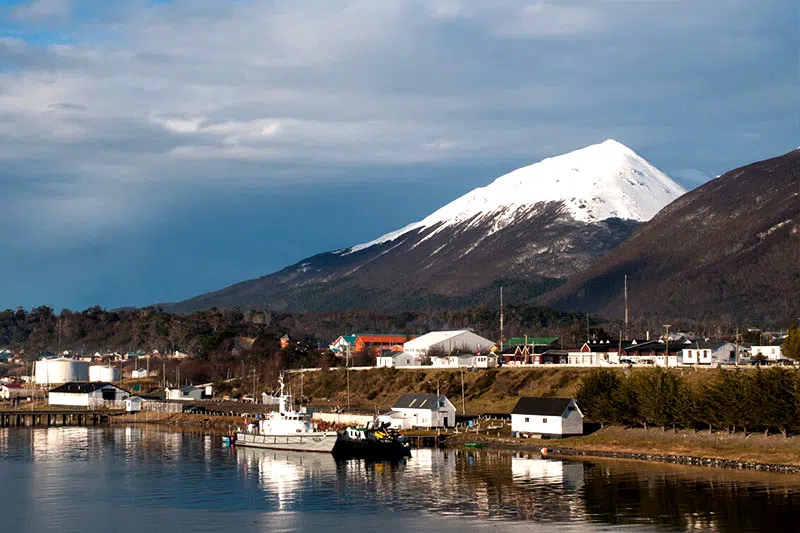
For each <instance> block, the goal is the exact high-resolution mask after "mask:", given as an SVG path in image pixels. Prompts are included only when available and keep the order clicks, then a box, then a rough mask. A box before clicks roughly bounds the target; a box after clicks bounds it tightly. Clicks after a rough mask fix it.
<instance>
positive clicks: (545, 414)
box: [511, 396, 583, 437]
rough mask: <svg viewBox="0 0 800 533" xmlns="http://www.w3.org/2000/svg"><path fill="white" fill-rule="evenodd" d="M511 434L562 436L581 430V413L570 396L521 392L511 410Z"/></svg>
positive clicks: (522, 435) (574, 433)
mask: <svg viewBox="0 0 800 533" xmlns="http://www.w3.org/2000/svg"><path fill="white" fill-rule="evenodd" d="M511 433H512V434H513V435H514V436H515V437H564V436H569V435H582V434H583V413H582V412H581V410H580V409H579V408H578V404H576V403H575V400H573V399H571V398H534V397H529V396H523V397H521V398H520V399H519V400H518V401H517V405H515V406H514V409H513V410H512V411H511Z"/></svg>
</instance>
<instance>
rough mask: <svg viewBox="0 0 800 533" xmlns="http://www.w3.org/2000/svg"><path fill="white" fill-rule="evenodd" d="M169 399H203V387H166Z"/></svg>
mask: <svg viewBox="0 0 800 533" xmlns="http://www.w3.org/2000/svg"><path fill="white" fill-rule="evenodd" d="M165 392H166V393H167V400H202V399H203V389H199V388H197V387H192V386H189V387H184V388H182V389H178V388H175V389H170V388H167V389H165Z"/></svg>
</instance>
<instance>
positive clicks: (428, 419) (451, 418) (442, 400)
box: [379, 394, 456, 428]
mask: <svg viewBox="0 0 800 533" xmlns="http://www.w3.org/2000/svg"><path fill="white" fill-rule="evenodd" d="M382 416H384V417H385V418H386V419H387V420H389V419H394V420H395V422H396V423H397V421H398V420H399V419H401V418H403V419H407V421H406V422H402V424H405V425H406V426H410V427H420V428H439V427H454V426H455V425H456V408H455V406H454V405H453V404H452V403H451V402H450V400H448V399H447V397H446V396H445V395H444V394H439V395H436V394H404V395H402V396H401V397H400V399H399V400H397V402H395V404H394V405H393V406H392V413H387V414H385V415H382ZM379 420H380V417H379Z"/></svg>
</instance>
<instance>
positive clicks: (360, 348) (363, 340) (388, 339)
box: [355, 334, 411, 354]
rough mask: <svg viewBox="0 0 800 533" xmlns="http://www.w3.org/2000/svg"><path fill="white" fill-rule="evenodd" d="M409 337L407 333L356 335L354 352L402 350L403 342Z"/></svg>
mask: <svg viewBox="0 0 800 533" xmlns="http://www.w3.org/2000/svg"><path fill="white" fill-rule="evenodd" d="M410 338H411V337H408V336H407V335H392V334H380V335H370V334H367V335H358V336H357V337H356V342H355V351H356V352H374V353H378V354H379V353H381V352H383V351H387V350H390V351H398V348H399V351H401V352H402V351H403V343H404V342H406V341H407V340H409V339H410Z"/></svg>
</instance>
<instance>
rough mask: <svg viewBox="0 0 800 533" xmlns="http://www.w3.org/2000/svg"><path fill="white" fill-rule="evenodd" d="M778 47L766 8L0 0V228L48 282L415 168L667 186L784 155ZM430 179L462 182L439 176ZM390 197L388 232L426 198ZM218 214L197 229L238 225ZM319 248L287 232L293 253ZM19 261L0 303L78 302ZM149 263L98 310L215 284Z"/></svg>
mask: <svg viewBox="0 0 800 533" xmlns="http://www.w3.org/2000/svg"><path fill="white" fill-rule="evenodd" d="M795 37H796V8H795V6H794V5H793V3H792V2H789V1H788V0H767V1H763V2H758V3H754V2H751V1H746V0H731V1H727V2H724V3H720V2H715V1H711V0H704V1H697V0H677V1H664V2H660V1H656V2H647V3H632V2H616V1H607V2H596V1H572V2H545V1H538V2H533V1H532V2H526V1H510V0H505V1H499V2H491V3H487V2H480V1H472V0H464V1H453V0H449V1H448V0H422V1H418V2H408V1H399V0H386V1H381V2H373V1H367V0H360V1H340V2H331V1H328V0H312V1H308V2H296V1H287V0H277V1H272V2H262V1H242V2H222V1H213V0H203V1H196V0H176V1H173V2H149V1H144V0H131V1H125V2H101V1H98V0H86V1H82V0H36V1H33V2H16V3H14V2H12V4H11V5H7V4H4V5H3V6H2V7H0V193H2V195H3V198H4V199H5V200H6V201H5V210H4V214H3V217H4V218H5V219H6V221H8V222H10V224H4V225H3V229H2V230H0V238H2V239H3V240H4V242H10V243H11V246H12V250H11V251H13V252H14V253H16V254H17V256H18V257H20V258H21V263H23V264H28V265H30V264H32V263H37V264H40V262H42V261H45V262H49V263H62V265H61V268H63V267H64V266H63V262H64V261H66V258H75V257H78V258H80V257H84V256H82V255H81V252H80V251H81V250H86V249H93V250H98V249H99V250H102V251H103V254H104V256H108V257H114V258H115V260H114V261H115V262H118V261H117V259H116V258H120V257H126V258H127V263H128V264H132V263H138V264H139V266H142V264H141V262H142V261H151V259H144V258H146V257H148V256H151V255H156V256H158V257H162V258H164V257H165V253H166V252H168V251H169V247H167V246H165V247H163V249H162V248H159V249H157V250H156V249H154V248H153V247H152V246H151V245H148V244H147V243H148V242H156V241H158V242H160V241H162V240H164V237H165V235H167V234H168V233H169V232H170V228H174V227H175V224H176V217H181V220H183V219H185V218H186V217H189V218H190V219H193V220H195V221H196V226H197V227H200V228H202V227H203V225H204V224H205V223H206V222H207V221H205V217H204V216H203V212H204V210H205V209H207V204H208V203H209V202H210V201H212V200H213V199H214V197H215V196H218V191H219V190H220V189H221V188H225V189H227V190H229V191H230V190H232V191H237V192H238V193H239V194H241V195H243V196H250V197H253V198H261V197H262V196H264V195H266V196H269V197H275V196H280V195H281V194H283V193H282V192H281V190H282V189H285V188H286V187H289V186H293V185H295V184H297V183H302V184H303V186H304V187H307V193H308V195H312V196H313V195H314V194H316V195H318V197H317V198H316V200H315V199H314V198H311V200H310V202H311V203H312V204H313V203H314V202H315V201H317V202H319V201H320V198H321V197H323V196H325V195H326V194H330V190H329V189H328V187H330V186H332V184H342V183H352V182H356V181H357V182H360V183H363V189H362V190H363V191H364V198H363V200H362V201H363V203H364V204H365V205H368V204H369V202H370V201H371V199H372V198H373V197H374V195H375V194H378V193H376V192H375V189H373V188H372V187H373V186H374V185H375V184H376V183H381V182H384V181H385V180H387V179H391V180H393V183H395V184H398V187H397V189H396V190H397V191H400V190H401V187H400V184H403V183H419V182H420V181H421V180H423V177H422V176H421V175H423V174H424V181H428V182H443V183H447V184H448V187H450V190H449V191H446V192H445V191H442V193H441V196H440V198H445V197H448V196H450V197H452V196H453V195H456V194H458V193H461V192H464V191H466V190H469V189H470V188H472V187H473V186H474V185H476V184H477V183H479V182H480V179H482V178H483V177H485V175H486V174H485V173H483V172H481V173H475V174H470V173H469V172H468V169H469V168H470V167H472V166H475V165H484V166H489V167H492V166H493V171H494V169H497V170H500V169H502V168H504V169H507V170H510V169H512V168H515V167H516V166H519V164H524V163H526V162H529V161H533V160H537V159H541V158H543V157H547V156H551V155H555V154H559V153H563V152H565V151H567V150H569V149H571V148H573V147H575V146H582V145H587V144H591V143H595V142H599V141H602V140H603V139H605V138H609V137H613V138H616V139H619V140H620V141H622V142H624V143H626V144H628V145H630V146H635V147H636V149H637V151H639V152H640V153H642V154H643V155H644V156H645V157H647V158H648V159H649V160H651V161H653V162H654V163H656V164H657V165H658V166H659V168H662V169H663V170H664V171H666V172H667V173H671V171H672V170H673V169H674V170H681V169H684V170H685V169H691V172H693V173H694V174H686V173H685V172H684V173H683V174H682V173H681V172H676V173H675V174H674V175H675V176H676V177H677V178H678V179H679V181H680V179H681V176H682V175H690V176H695V177H696V176H697V175H716V174H719V173H721V172H723V171H725V170H727V169H729V168H733V167H734V166H737V165H739V164H743V163H745V162H748V161H752V160H756V159H759V158H763V157H767V156H769V155H774V154H775V153H780V152H782V151H785V150H786V149H789V148H792V147H794V146H795V145H796V144H797V142H796V139H797V128H798V126H797V115H798V103H797V99H796V84H797V78H796V64H797V61H796V60H797V49H796V38H795ZM787 143H788V145H789V146H784V145H785V144H787ZM446 167H451V168H458V169H467V170H465V172H464V177H463V178H462V179H461V180H458V179H455V178H454V177H453V176H450V177H448V178H445V177H444V173H443V172H441V169H442V168H446ZM388 176H391V178H389V177H388ZM447 180H450V181H447ZM469 180H472V181H469ZM695 181H696V179H695ZM683 185H685V186H689V187H692V186H695V185H697V183H690V182H689V180H687V181H685V182H683ZM398 194H401V196H400V199H401V201H402V200H407V201H408V202H407V203H408V204H409V205H411V206H412V207H411V208H409V209H410V210H409V211H408V213H407V215H406V221H407V222H410V221H412V220H414V219H415V218H416V217H417V216H418V215H421V214H423V213H425V212H427V211H428V210H429V208H430V207H432V206H434V205H436V201H438V199H434V200H431V202H430V203H429V204H422V205H418V206H417V205H414V202H412V201H410V200H411V198H410V197H408V196H406V197H403V196H402V193H398ZM248 208H249V209H255V206H249V207H248ZM354 209H355V211H354V214H355V215H356V216H358V214H359V209H362V210H363V211H362V212H361V213H362V214H365V213H369V212H370V211H368V210H367V208H366V207H361V208H359V207H355V208H354ZM236 213H237V211H235V210H233V209H231V210H229V211H225V210H222V211H221V212H220V213H219V215H220V216H218V217H217V218H216V220H215V223H217V224H225V225H227V226H228V227H229V228H237V229H239V230H240V231H241V227H242V226H243V221H242V220H241V219H237V214H236ZM397 222H398V219H388V220H386V221H385V222H384V223H383V224H384V225H383V227H379V228H377V230H378V231H381V230H384V229H385V230H388V229H391V228H392V227H395V226H396V224H397ZM342 224H344V222H342ZM341 227H344V226H341ZM331 228H334V229H335V228H336V223H335V221H334V222H331V221H328V224H327V225H326V226H325V227H320V228H319V229H320V231H321V232H324V231H326V229H327V231H332V229H331ZM263 229H264V228H263V227H254V228H253V231H254V233H253V235H252V237H253V238H255V237H256V236H257V235H258V234H259V233H263ZM172 231H174V229H173V230H172ZM373 232H374V228H373ZM131 233H136V234H137V235H142V238H140V239H138V240H136V242H135V243H134V242H133V241H131V240H130V239H129V238H128V237H129V236H130V235H131ZM289 233H290V232H289ZM310 233H313V232H310ZM366 236H367V234H366V233H365V234H363V235H350V236H345V237H343V238H341V239H340V240H341V241H342V242H352V241H353V240H358V239H359V238H362V237H366ZM202 237H203V232H199V233H197V232H196V233H192V232H191V231H187V232H186V233H185V235H182V237H181V238H183V239H192V238H196V239H199V238H202ZM286 238H287V239H289V238H292V239H295V240H296V238H297V237H296V236H295V237H292V236H291V235H287V236H286ZM283 244H285V243H283ZM330 244H331V243H329V242H327V241H326V242H324V243H322V242H308V246H307V249H305V250H303V251H298V252H297V254H296V256H295V257H297V258H299V257H303V256H305V255H307V254H308V253H310V252H312V251H313V250H315V249H320V248H321V249H327V248H328V247H329V245H330ZM134 245H135V246H136V253H131V251H130V250H131V248H132V247H133V246H134ZM274 245H275V247H281V246H282V243H281V242H279V241H274ZM181 253H183V254H185V251H182V252H181ZM233 253H236V252H235V251H234V252H233ZM240 253H241V254H242V255H241V257H240V261H236V263H244V262H245V261H250V260H253V261H254V263H256V265H254V266H253V267H250V268H251V269H253V270H251V273H252V272H255V270H254V269H255V268H256V266H257V267H258V271H268V270H270V269H272V268H277V267H279V266H281V265H280V264H266V265H265V264H263V263H259V261H264V260H268V257H267V255H266V254H265V255H264V256H262V257H252V256H250V255H247V254H246V252H240ZM198 258H199V256H190V257H188V258H185V259H187V260H193V259H198ZM166 259H167V260H170V259H177V258H170V257H169V256H167V257H166ZM206 260H207V261H212V262H213V261H216V259H214V258H212V259H206ZM109 261H110V260H109ZM209 269H210V270H215V269H222V266H221V265H220V264H217V266H216V267H215V266H214V265H209ZM26 271H30V269H25V268H22V267H20V268H17V269H14V268H11V267H8V266H7V267H3V268H2V269H0V275H3V276H6V277H8V276H11V277H13V278H15V279H16V280H17V283H15V285H14V290H9V292H7V296H6V298H7V299H8V300H7V301H3V302H0V306H2V305H6V306H10V305H15V304H17V303H20V304H24V305H33V304H35V303H52V304H54V305H71V306H76V305H84V304H88V303H89V301H87V298H88V297H87V296H78V294H77V293H69V292H65V293H64V294H63V296H59V297H57V298H56V300H57V302H56V301H51V302H48V301H46V299H45V298H44V295H45V294H47V293H39V292H37V289H36V287H38V286H40V285H41V282H42V279H41V277H37V278H36V279H32V278H31V277H30V275H27V274H26ZM161 272H163V275H164V276H167V277H165V278H163V279H154V280H153V281H152V284H151V285H150V288H148V286H147V284H145V285H144V286H143V287H142V288H143V289H144V290H145V291H149V292H150V293H151V294H148V295H146V296H145V295H142V296H139V297H138V299H136V301H122V300H125V299H126V298H128V296H126V295H125V294H123V293H120V294H118V295H116V296H113V297H109V299H108V300H104V301H100V302H98V303H102V304H105V305H123V304H126V303H131V304H135V303H144V302H147V301H153V300H154V299H156V300H157V299H175V298H176V297H179V296H181V294H178V293H175V292H172V291H173V290H177V291H179V292H181V291H185V295H189V294H192V293H194V292H198V289H201V288H202V286H205V285H207V288H210V287H213V286H217V285H219V284H220V283H221V282H222V280H219V279H210V278H203V279H201V278H197V279H196V283H197V287H195V288H192V289H189V288H186V287H184V288H180V289H177V288H176V289H173V288H171V284H172V283H175V282H178V281H180V282H183V281H184V280H182V279H180V280H179V279H178V277H180V276H181V274H180V273H179V271H175V272H173V273H171V274H170V273H169V272H168V269H167V270H164V269H162V270H161ZM134 273H135V269H134V270H132V271H131V274H134ZM198 275H201V274H198ZM247 275H248V274H247V273H245V272H234V273H232V274H231V278H232V279H237V278H240V277H246V276H247ZM37 276H44V279H45V280H46V279H47V270H46V269H44V270H42V271H41V273H40V274H37ZM169 276H172V278H170V277H169ZM82 283H83V282H82ZM85 283H91V280H87V281H86V282H85ZM18 289H19V290H18ZM81 290H83V291H84V293H85V294H89V293H92V294H98V295H103V294H105V293H104V291H103V290H102V288H101V287H83V289H81ZM140 292H141V291H137V293H136V294H139V293H140ZM107 294H110V293H107ZM91 298H93V299H94V298H96V297H95V296H92V297H91Z"/></svg>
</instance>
